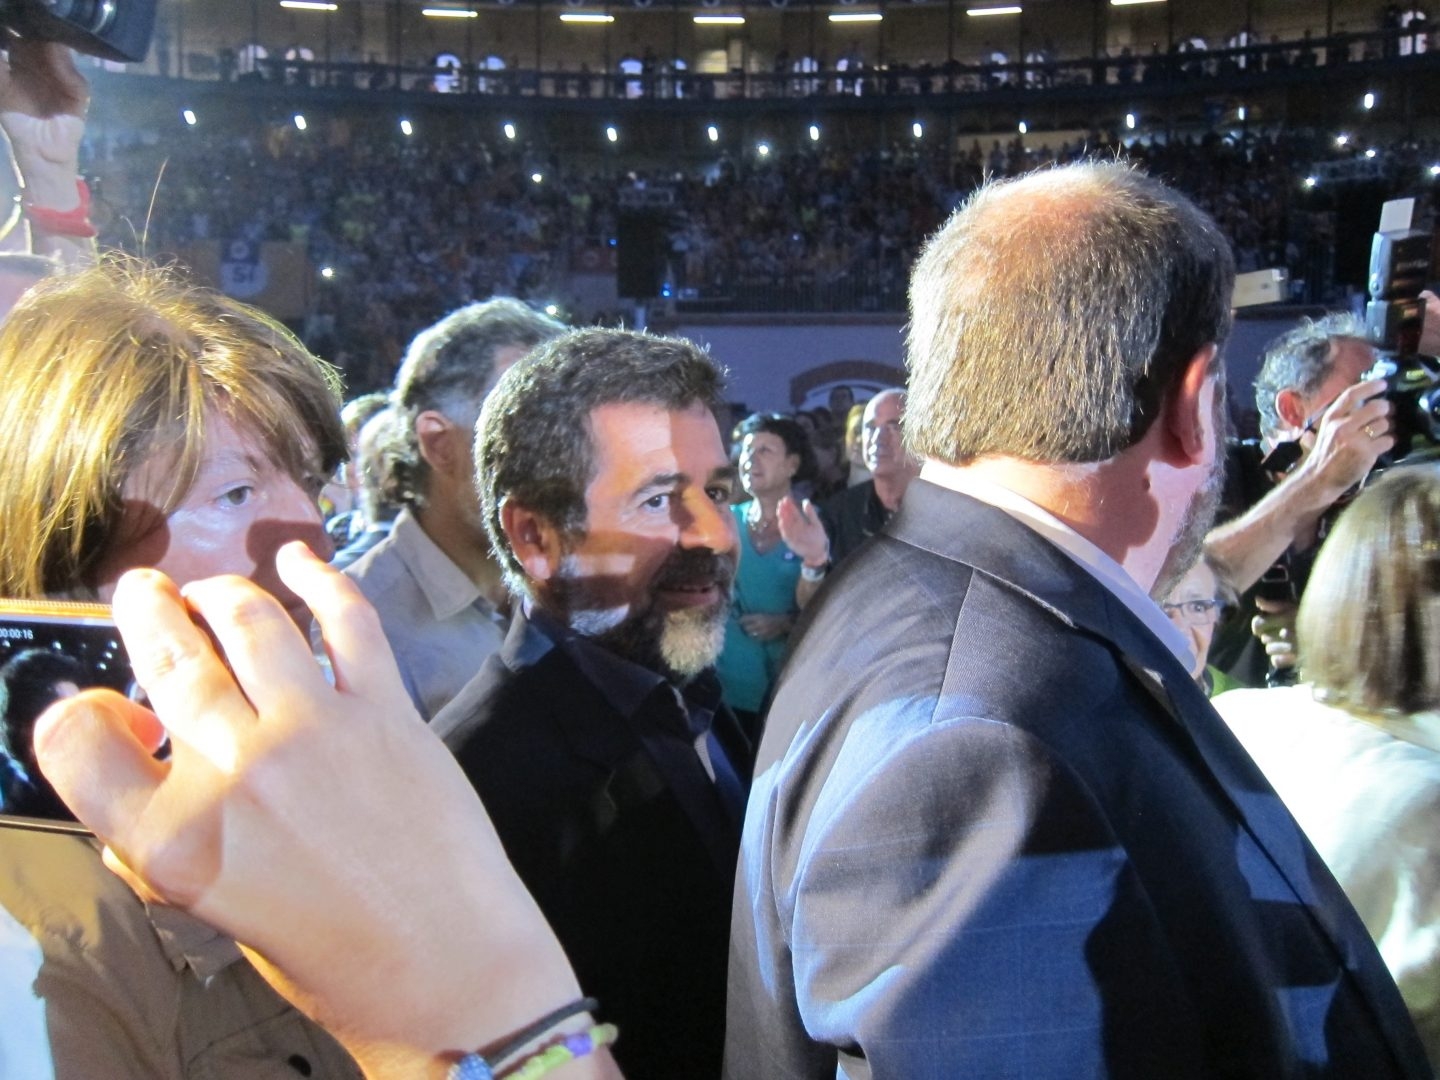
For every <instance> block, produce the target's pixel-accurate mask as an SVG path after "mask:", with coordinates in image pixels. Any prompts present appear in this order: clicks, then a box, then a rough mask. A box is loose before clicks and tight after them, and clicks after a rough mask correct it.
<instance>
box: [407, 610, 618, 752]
mask: <svg viewBox="0 0 1440 1080" xmlns="http://www.w3.org/2000/svg"><path fill="white" fill-rule="evenodd" d="M527 630H528V627H521V628H519V630H518V631H516V630H514V629H512V632H511V638H510V639H507V641H506V643H505V646H504V647H503V648H502V649H501V650H500V651H499V652H497V653H493V654H492V655H490V656H489V657H487V658H486V660H485V663H484V664H483V665H482V666H481V668H480V671H479V672H478V673H477V674H476V675H475V677H474V678H473V679H471V680H470V681H469V682H468V683H467V684H466V685H465V688H464V689H463V690H461V691H460V693H459V694H458V695H456V697H455V699H454V700H453V701H451V702H450V703H449V704H448V705H446V706H445V708H444V709H442V710H441V711H440V712H439V714H438V715H437V716H436V717H435V720H434V722H433V723H432V725H431V726H432V727H433V728H434V729H435V732H436V734H438V735H439V736H440V737H441V739H443V740H444V742H445V745H446V746H448V747H449V748H450V750H451V752H452V753H454V754H455V755H456V756H457V757H460V758H461V759H462V764H464V763H465V761H466V760H469V759H472V758H473V759H474V761H475V764H476V767H477V768H478V767H483V768H485V769H486V770H487V771H494V769H495V768H497V767H498V766H496V765H494V764H491V763H493V762H498V761H501V760H505V759H510V758H513V757H515V756H516V755H519V754H522V753H524V752H526V749H527V748H533V747H534V746H535V745H536V744H537V743H544V742H548V741H553V740H554V739H556V738H558V737H559V731H560V728H561V726H562V721H568V720H576V719H580V718H583V717H586V716H590V715H593V714H594V713H595V712H596V711H597V710H600V709H602V708H605V707H606V706H605V704H604V700H603V697H602V695H601V694H600V692H599V691H598V690H597V689H596V688H595V687H594V686H593V685H591V684H590V683H589V681H588V680H586V678H585V676H584V675H583V674H582V673H581V671H580V669H579V668H578V667H577V666H576V664H575V663H574V661H572V660H571V659H570V657H569V656H567V655H566V653H565V651H564V650H563V649H560V648H555V647H552V648H549V649H548V650H546V651H545V652H543V654H541V655H538V656H535V655H526V654H525V652H524V649H523V648H517V642H516V641H515V640H514V637H515V635H516V633H517V632H518V633H519V634H521V635H522V636H524V635H525V634H526V631H527Z"/></svg>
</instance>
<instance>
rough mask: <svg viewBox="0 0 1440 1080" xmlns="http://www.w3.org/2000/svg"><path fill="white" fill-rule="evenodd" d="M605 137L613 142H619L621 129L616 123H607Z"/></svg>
mask: <svg viewBox="0 0 1440 1080" xmlns="http://www.w3.org/2000/svg"><path fill="white" fill-rule="evenodd" d="M605 138H607V139H609V140H610V141H611V142H619V141H620V130H619V129H618V128H617V127H616V126H615V125H614V124H607V125H606V127H605Z"/></svg>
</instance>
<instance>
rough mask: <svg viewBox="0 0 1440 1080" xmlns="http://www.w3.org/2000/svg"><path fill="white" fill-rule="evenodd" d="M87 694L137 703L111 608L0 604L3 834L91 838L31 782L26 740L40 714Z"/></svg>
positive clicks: (41, 787) (31, 764)
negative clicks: (97, 691)
mask: <svg viewBox="0 0 1440 1080" xmlns="http://www.w3.org/2000/svg"><path fill="white" fill-rule="evenodd" d="M91 687H108V688H110V689H112V690H116V691H119V692H120V693H122V694H127V695H130V696H132V697H138V688H137V687H136V684H135V680H134V677H133V675H132V674H131V671H130V661H129V659H128V658H127V657H126V655H125V647H124V645H123V644H122V643H121V641H120V634H119V632H118V631H117V630H116V629H115V623H114V621H113V620H112V619H111V616H110V609H109V607H107V606H106V605H104V604H84V603H72V602H68V601H18V600H0V710H3V711H0V716H3V723H4V732H5V743H6V745H7V746H8V747H9V748H10V751H11V752H10V753H9V754H8V755H7V758H6V760H3V761H0V799H3V802H0V826H10V827H18V828H32V829H46V830H59V831H66V832H82V833H83V832H87V831H88V830H86V829H85V827H84V826H83V825H80V824H78V823H77V822H75V821H74V820H73V819H72V818H71V816H70V813H69V811H68V810H67V809H66V808H65V807H64V806H63V804H60V803H59V802H58V800H56V799H55V798H54V795H53V793H52V792H50V791H49V785H48V784H45V783H44V782H43V778H39V777H38V776H36V775H34V774H35V773H36V772H37V770H36V769H35V764H34V755H33V752H32V751H31V750H30V739H31V734H32V732H33V730H34V724H35V721H36V720H37V719H38V718H39V716H40V714H41V713H42V712H44V711H45V709H47V708H48V707H49V706H50V705H52V704H54V703H55V702H56V701H58V700H60V699H61V698H64V697H69V696H72V695H74V694H77V693H79V692H80V691H81V690H85V689H89V688H91Z"/></svg>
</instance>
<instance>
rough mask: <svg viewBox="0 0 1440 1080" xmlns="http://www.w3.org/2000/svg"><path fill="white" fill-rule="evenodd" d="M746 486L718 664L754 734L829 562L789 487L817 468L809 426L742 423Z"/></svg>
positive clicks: (758, 420) (820, 535) (730, 697)
mask: <svg viewBox="0 0 1440 1080" xmlns="http://www.w3.org/2000/svg"><path fill="white" fill-rule="evenodd" d="M740 433H741V436H742V441H741V443H740V483H741V485H742V486H743V487H744V488H745V491H746V493H747V494H748V495H749V496H750V499H749V501H748V502H745V503H741V504H739V505H737V506H732V507H731V508H730V509H731V511H732V512H733V513H734V514H735V518H736V522H737V524H738V526H739V530H740V566H739V570H738V572H737V573H736V575H735V594H734V597H733V599H732V601H731V605H730V620H729V622H728V624H727V625H726V627H725V648H724V650H723V651H722V652H721V654H720V658H719V660H717V661H716V663H715V670H716V672H717V673H718V674H719V676H720V683H721V685H722V686H723V687H724V689H725V700H726V702H727V703H728V704H729V705H730V708H731V709H733V710H734V712H735V714H736V715H737V716H738V717H739V718H740V720H741V722H742V723H743V724H744V725H745V727H746V729H747V730H748V731H749V733H750V734H751V735H752V737H753V736H758V734H759V731H758V728H759V714H760V711H761V709H762V708H763V706H764V704H765V699H766V695H767V694H768V693H769V691H770V684H771V682H772V681H774V679H775V676H776V674H777V673H778V672H779V670H780V662H781V660H782V659H783V658H784V655H785V648H786V645H787V643H788V640H789V636H790V629H791V627H792V626H794V624H795V616H796V615H797V614H799V611H800V608H802V607H803V606H804V605H805V603H806V601H808V600H809V599H810V596H811V595H813V594H814V592H815V590H816V589H817V588H819V585H820V582H821V580H822V579H823V578H824V576H825V571H826V570H827V569H828V567H829V553H830V545H829V542H828V540H827V539H826V537H825V527H824V526H823V525H821V524H820V517H819V514H817V513H816V512H815V508H814V507H813V506H812V505H811V504H810V502H809V500H808V499H807V500H804V501H803V502H800V501H797V500H796V499H795V498H794V497H793V496H792V495H791V493H790V486H791V484H792V483H794V482H796V481H803V480H806V479H808V478H809V477H810V475H811V473H812V472H813V471H814V456H813V455H812V454H811V451H810V443H809V440H808V439H806V437H805V432H804V429H802V428H801V427H800V425H799V424H797V423H796V422H795V421H794V420H791V419H790V418H789V417H786V416H780V415H778V414H775V413H757V414H755V415H754V416H751V417H750V418H749V419H747V420H746V421H745V422H744V423H743V424H741V425H740Z"/></svg>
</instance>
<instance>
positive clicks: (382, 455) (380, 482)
mask: <svg viewBox="0 0 1440 1080" xmlns="http://www.w3.org/2000/svg"><path fill="white" fill-rule="evenodd" d="M402 438H403V435H402V434H401V432H400V430H399V424H398V422H397V421H396V419H395V411H394V410H393V409H392V408H390V407H389V406H388V405H387V406H386V407H385V408H383V409H381V410H380V411H379V412H377V413H376V414H375V415H374V416H372V417H370V419H369V420H367V421H366V422H365V426H364V427H362V428H361V429H360V438H359V441H358V442H357V444H356V447H355V452H354V456H353V457H352V458H351V459H350V461H349V462H348V463H347V464H346V470H347V472H349V473H351V474H353V475H354V476H355V478H356V482H357V483H358V484H359V485H360V486H359V490H358V491H357V493H356V499H357V500H358V501H357V505H356V511H357V517H358V518H359V520H360V521H362V522H363V523H364V525H363V528H362V529H361V532H360V534H359V535H358V536H356V537H354V539H352V540H351V541H350V542H349V543H348V544H346V545H345V547H343V548H341V549H340V550H339V551H337V552H336V553H335V557H334V558H333V559H331V560H330V565H331V566H333V567H335V569H337V570H344V569H345V568H346V567H347V566H350V565H352V564H353V563H354V562H355V561H356V560H358V559H359V558H360V556H362V555H364V554H365V553H366V552H367V551H369V550H370V549H371V548H373V547H374V546H375V545H376V544H378V543H380V541H382V540H384V539H385V538H386V537H387V536H389V535H390V530H391V529H392V528H394V526H395V519H396V518H397V517H399V516H400V513H401V511H402V509H403V507H401V505H400V504H399V503H397V502H393V501H391V499H390V497H389V495H388V494H387V493H388V492H391V491H393V490H394V489H395V488H394V480H393V477H392V476H391V467H392V466H393V464H394V461H395V443H396V441H397V440H399V439H402Z"/></svg>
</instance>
